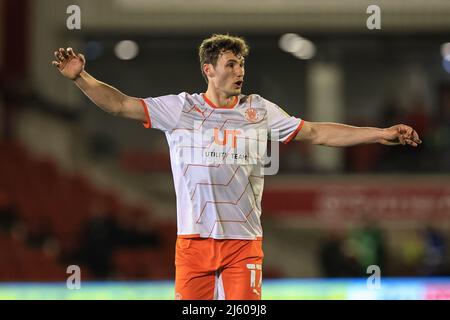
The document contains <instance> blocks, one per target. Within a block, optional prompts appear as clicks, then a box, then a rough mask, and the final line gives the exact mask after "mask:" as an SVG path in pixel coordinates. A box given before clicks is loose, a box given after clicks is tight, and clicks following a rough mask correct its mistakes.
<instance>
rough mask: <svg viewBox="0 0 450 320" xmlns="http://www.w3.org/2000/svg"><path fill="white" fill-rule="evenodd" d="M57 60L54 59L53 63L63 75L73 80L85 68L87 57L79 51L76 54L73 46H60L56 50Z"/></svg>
mask: <svg viewBox="0 0 450 320" xmlns="http://www.w3.org/2000/svg"><path fill="white" fill-rule="evenodd" d="M55 57H56V61H55V60H54V61H52V65H53V66H55V67H57V68H58V70H59V71H60V72H61V74H62V75H63V76H65V77H66V78H69V79H71V80H76V78H77V77H78V76H79V75H80V73H81V72H82V71H83V70H84V65H85V64H86V59H85V58H84V56H83V55H82V54H81V53H79V54H75V52H74V51H73V49H72V48H67V50H64V49H63V48H59V50H58V51H55Z"/></svg>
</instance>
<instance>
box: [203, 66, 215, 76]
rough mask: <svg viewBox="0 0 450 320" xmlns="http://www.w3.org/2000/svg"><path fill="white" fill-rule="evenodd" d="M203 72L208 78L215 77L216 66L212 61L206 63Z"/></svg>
mask: <svg viewBox="0 0 450 320" xmlns="http://www.w3.org/2000/svg"><path fill="white" fill-rule="evenodd" d="M203 72H204V73H205V74H206V76H207V77H208V78H211V77H214V73H215V72H214V66H213V65H212V64H211V63H204V64H203Z"/></svg>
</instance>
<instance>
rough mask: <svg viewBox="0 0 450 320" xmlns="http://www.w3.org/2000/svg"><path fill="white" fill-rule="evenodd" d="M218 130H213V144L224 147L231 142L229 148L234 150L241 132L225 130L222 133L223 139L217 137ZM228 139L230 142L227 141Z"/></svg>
mask: <svg viewBox="0 0 450 320" xmlns="http://www.w3.org/2000/svg"><path fill="white" fill-rule="evenodd" d="M219 131H220V130H219V128H214V143H215V144H217V145H219V146H226V145H227V144H228V142H229V141H231V147H232V148H236V144H237V135H239V134H241V133H242V131H241V130H227V129H225V130H224V131H223V137H222V138H220V137H219ZM228 137H230V140H228Z"/></svg>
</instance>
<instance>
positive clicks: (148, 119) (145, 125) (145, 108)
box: [140, 99, 152, 129]
mask: <svg viewBox="0 0 450 320" xmlns="http://www.w3.org/2000/svg"><path fill="white" fill-rule="evenodd" d="M140 100H141V103H142V107H144V112H145V116H146V117H147V121H144V122H142V125H143V126H144V127H145V128H146V129H148V128H151V127H152V120H151V119H150V115H149V114H148V109H147V104H146V103H145V101H144V99H140Z"/></svg>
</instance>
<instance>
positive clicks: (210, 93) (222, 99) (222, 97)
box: [205, 86, 236, 108]
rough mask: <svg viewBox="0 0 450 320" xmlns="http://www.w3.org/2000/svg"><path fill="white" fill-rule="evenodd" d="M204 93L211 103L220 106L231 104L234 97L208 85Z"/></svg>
mask: <svg viewBox="0 0 450 320" xmlns="http://www.w3.org/2000/svg"><path fill="white" fill-rule="evenodd" d="M205 95H206V97H207V98H208V99H209V100H210V101H211V102H212V103H214V104H215V105H216V106H218V107H220V108H223V107H227V106H229V105H231V104H232V103H233V102H234V101H235V99H236V97H235V96H228V95H226V94H225V93H223V92H219V91H217V90H215V89H214V88H212V87H211V86H208V90H207V91H206V93H205Z"/></svg>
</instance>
